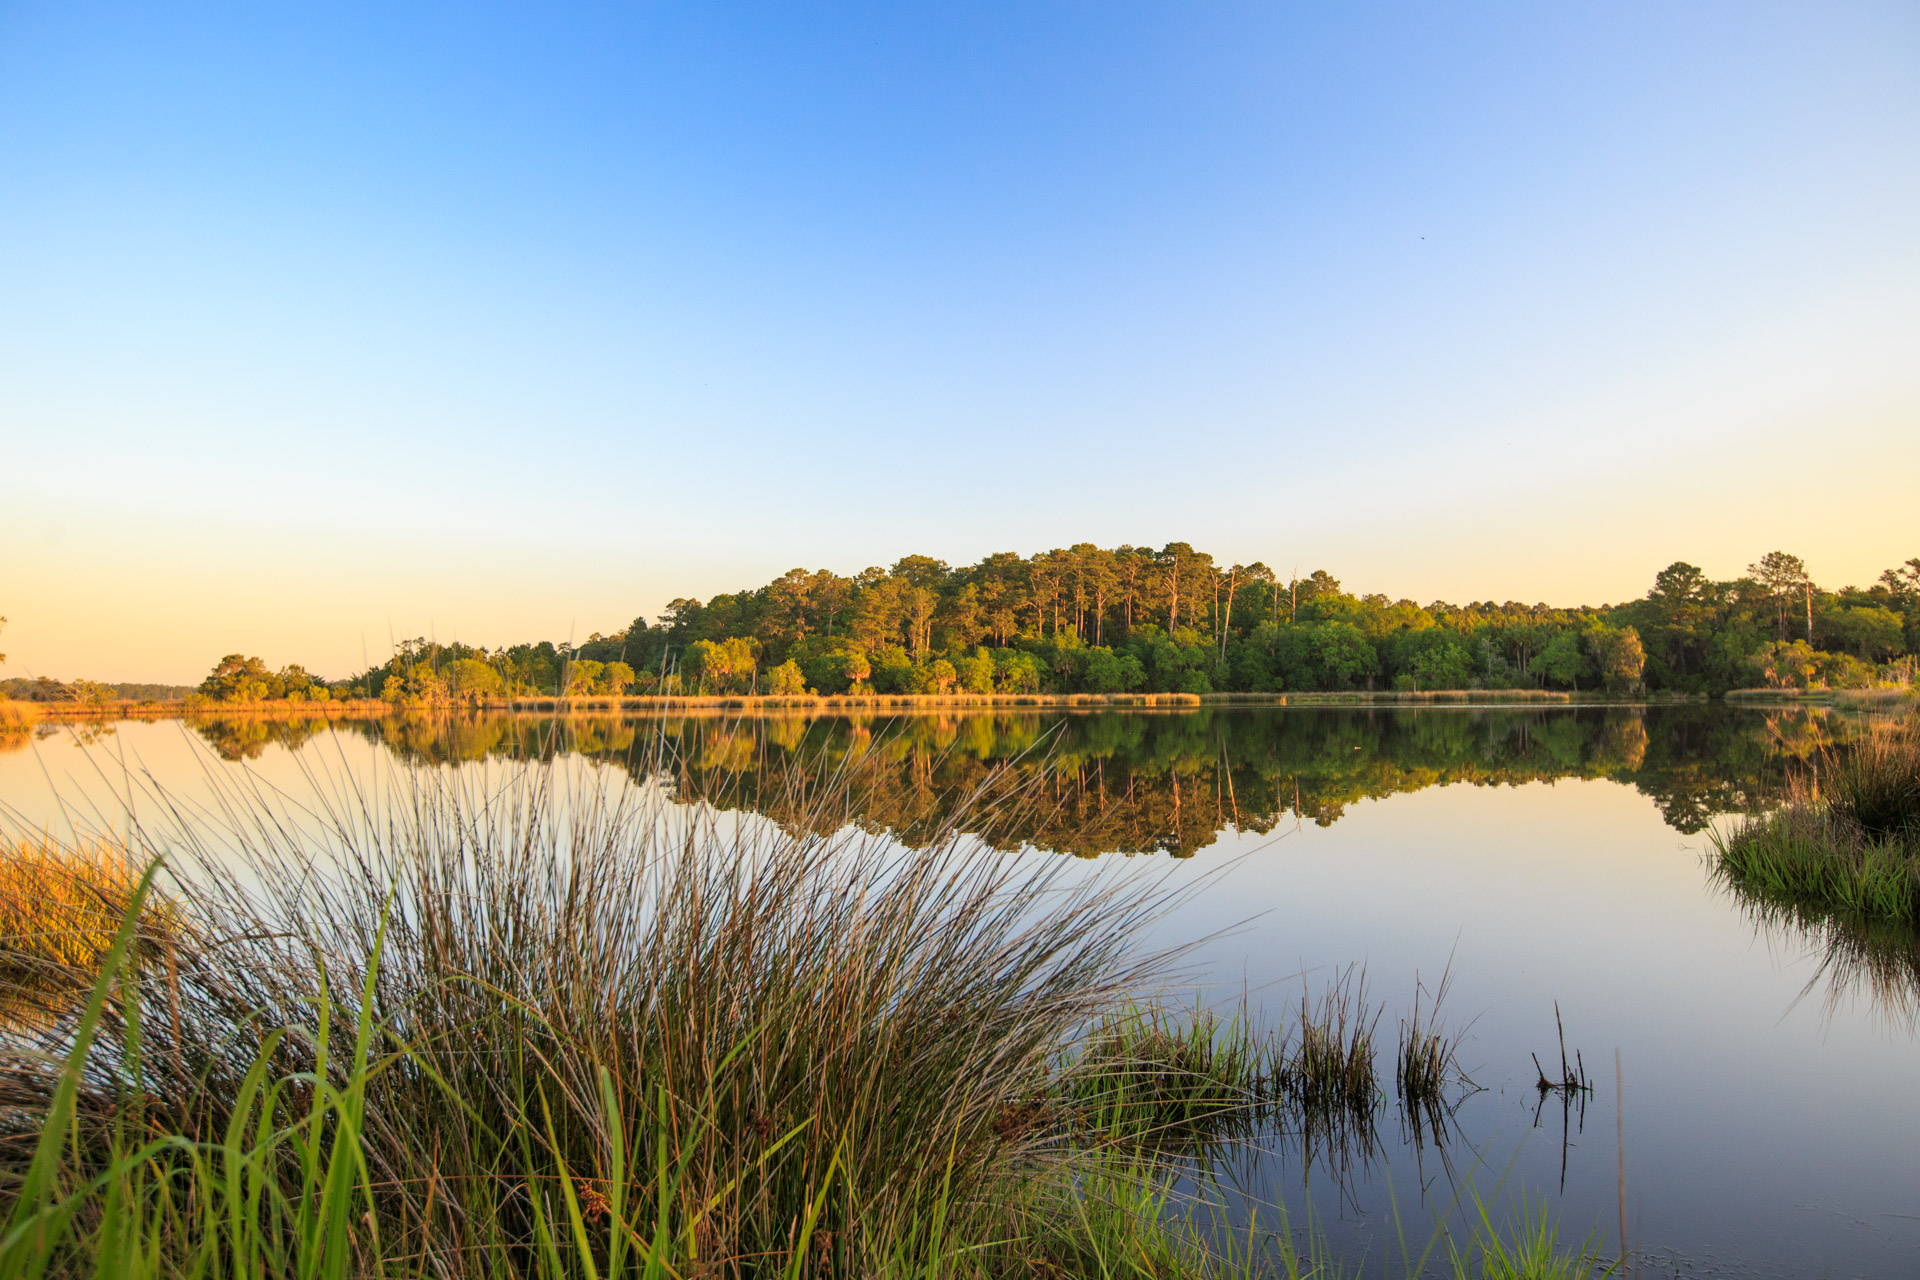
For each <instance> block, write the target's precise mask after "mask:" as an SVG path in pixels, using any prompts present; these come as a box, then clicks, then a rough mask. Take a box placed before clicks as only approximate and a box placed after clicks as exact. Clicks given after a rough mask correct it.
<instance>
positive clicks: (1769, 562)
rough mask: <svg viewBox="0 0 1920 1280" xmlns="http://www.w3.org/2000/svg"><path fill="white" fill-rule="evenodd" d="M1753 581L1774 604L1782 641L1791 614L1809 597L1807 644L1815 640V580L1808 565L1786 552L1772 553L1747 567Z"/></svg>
mask: <svg viewBox="0 0 1920 1280" xmlns="http://www.w3.org/2000/svg"><path fill="white" fill-rule="evenodd" d="M1747 572H1748V573H1749V574H1751V575H1753V580H1754V581H1755V582H1757V583H1759V584H1760V585H1761V586H1762V587H1763V588H1765V590H1766V592H1767V595H1768V597H1769V598H1770V599H1771V600H1772V601H1773V604H1774V611H1775V615H1776V618H1777V620H1778V623H1779V639H1781V640H1785V639H1786V638H1787V612H1788V610H1789V609H1791V608H1792V607H1793V605H1794V604H1795V603H1797V602H1798V601H1799V600H1800V599H1801V597H1802V596H1805V597H1806V599H1807V601H1808V603H1807V641H1808V643H1809V644H1811V643H1812V641H1813V604H1812V598H1813V579H1812V578H1811V577H1809V576H1808V575H1807V563H1806V561H1804V560H1802V559H1801V558H1800V557H1799V556H1790V555H1788V554H1787V553H1786V552H1784V551H1769V552H1767V554H1766V555H1764V556H1761V557H1760V560H1759V562H1758V563H1757V564H1750V565H1748V566H1747Z"/></svg>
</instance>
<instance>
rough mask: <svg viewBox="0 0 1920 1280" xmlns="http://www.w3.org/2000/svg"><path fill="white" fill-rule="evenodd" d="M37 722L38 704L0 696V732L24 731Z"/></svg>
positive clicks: (38, 714)
mask: <svg viewBox="0 0 1920 1280" xmlns="http://www.w3.org/2000/svg"><path fill="white" fill-rule="evenodd" d="M39 722H40V706H39V704H37V703H33V702H16V701H14V700H13V699H12V698H0V734H9V733H25V732H26V731H27V730H29V729H31V728H33V726H34V725H36V724H38V723H39Z"/></svg>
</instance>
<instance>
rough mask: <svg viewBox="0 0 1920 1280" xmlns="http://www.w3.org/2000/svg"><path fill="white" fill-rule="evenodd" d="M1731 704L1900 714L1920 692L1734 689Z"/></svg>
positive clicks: (1730, 692) (1895, 689)
mask: <svg viewBox="0 0 1920 1280" xmlns="http://www.w3.org/2000/svg"><path fill="white" fill-rule="evenodd" d="M1726 696H1727V701H1729V702H1745V703H1762V704H1764V703H1814V704H1816V705H1827V706H1836V707H1861V708H1868V709H1872V710H1878V711H1888V712H1891V711H1897V710H1899V709H1901V708H1903V707H1907V706H1911V705H1912V704H1913V703H1915V702H1916V701H1917V700H1920V690H1917V689H1912V688H1905V689H1900V688H1891V689H1730V690H1728V692H1727V695H1726Z"/></svg>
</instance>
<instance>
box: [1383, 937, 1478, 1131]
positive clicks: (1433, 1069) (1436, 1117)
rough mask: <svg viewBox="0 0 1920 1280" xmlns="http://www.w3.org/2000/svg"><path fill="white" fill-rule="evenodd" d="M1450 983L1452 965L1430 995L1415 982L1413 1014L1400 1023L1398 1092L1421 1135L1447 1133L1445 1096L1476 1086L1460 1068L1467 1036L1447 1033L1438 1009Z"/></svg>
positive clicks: (1397, 1069)
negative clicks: (1458, 1088)
mask: <svg viewBox="0 0 1920 1280" xmlns="http://www.w3.org/2000/svg"><path fill="white" fill-rule="evenodd" d="M1452 982H1453V967H1452V965H1448V967H1447V968H1446V970H1445V971H1443V972H1442V973H1441V975H1440V982H1439V984H1438V985H1437V986H1435V987H1434V989H1433V991H1432V993H1431V994H1429V993H1428V992H1427V989H1426V987H1425V986H1424V985H1422V984H1421V983H1419V982H1418V981H1416V982H1415V983H1414V993H1413V1009H1412V1012H1411V1013H1410V1014H1409V1015H1408V1016H1407V1017H1406V1018H1404V1019H1402V1020H1401V1023H1400V1044H1399V1052H1398V1053H1397V1054H1396V1055H1395V1062H1396V1065H1395V1069H1394V1079H1393V1083H1394V1091H1395V1092H1396V1093H1398V1094H1399V1095H1400V1105H1401V1108H1402V1110H1403V1111H1404V1112H1405V1113H1406V1115H1407V1116H1408V1118H1409V1119H1410V1120H1414V1119H1415V1118H1417V1119H1418V1121H1419V1122H1424V1123H1419V1124H1418V1130H1419V1131H1423V1132H1440V1131H1443V1129H1444V1123H1443V1122H1444V1120H1445V1119H1446V1115H1447V1090H1448V1089H1449V1088H1451V1087H1453V1086H1454V1085H1457V1084H1469V1085H1470V1084H1471V1083H1472V1081H1471V1080H1469V1079H1468V1078H1467V1073H1466V1071H1465V1070H1464V1069H1463V1068H1462V1067H1461V1065H1460V1045H1461V1042H1462V1040H1464V1039H1465V1037H1466V1032H1465V1031H1464V1030H1460V1031H1447V1030H1444V1029H1443V1028H1442V1025H1441V1020H1440V1009H1441V1006H1442V1005H1443V1004H1445V1003H1446V998H1447V989H1448V987H1449V986H1451V985H1452ZM1423 1001H1424V1004H1423Z"/></svg>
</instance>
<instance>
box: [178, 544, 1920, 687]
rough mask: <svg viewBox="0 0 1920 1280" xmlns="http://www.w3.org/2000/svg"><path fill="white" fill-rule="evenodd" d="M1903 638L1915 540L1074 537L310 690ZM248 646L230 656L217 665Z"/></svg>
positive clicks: (1542, 678)
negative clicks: (1549, 559) (1856, 569)
mask: <svg viewBox="0 0 1920 1280" xmlns="http://www.w3.org/2000/svg"><path fill="white" fill-rule="evenodd" d="M1917 641H1920V557H1917V558H1915V559H1911V560H1908V561H1907V562H1906V563H1904V564H1902V565H1900V566H1898V567H1896V568H1893V569H1889V570H1887V571H1886V572H1885V573H1883V574H1882V575H1881V576H1880V580H1879V581H1878V582H1876V583H1875V584H1873V585H1872V586H1870V587H1864V588H1862V587H1853V586H1848V587H1842V588H1840V589H1838V590H1827V589H1825V588H1822V587H1820V586H1818V585H1817V584H1816V583H1815V582H1814V581H1813V579H1812V577H1811V575H1810V574H1809V573H1808V572H1807V570H1806V566H1805V565H1804V563H1803V562H1802V561H1801V560H1799V559H1798V558H1797V557H1794V556H1791V555H1788V554H1786V553H1784V552H1773V553H1771V554H1769V555H1767V556H1765V557H1763V558H1762V559H1761V560H1760V561H1758V562H1757V563H1755V564H1754V565H1752V566H1751V567H1750V569H1749V572H1748V573H1747V574H1746V575H1743V576H1741V577H1738V578H1735V579H1732V580H1730V581H1717V580H1714V579H1711V578H1709V577H1707V575H1706V574H1705V573H1703V572H1702V571H1701V570H1700V569H1698V568H1697V567H1695V566H1693V565H1690V564H1686V563H1684V562H1681V563H1676V564H1673V565H1670V566H1668V567H1667V568H1666V569H1664V570H1662V571H1660V573H1658V574H1657V575H1655V578H1654V581H1653V585H1652V588H1651V590H1649V591H1648V593H1647V595H1646V596H1645V597H1644V598H1643V599H1640V600H1635V601H1632V602H1629V603H1626V604H1621V605H1602V606H1580V607H1575V608H1554V607H1552V606H1549V605H1545V604H1521V603H1518V602H1515V601H1508V602H1506V603H1503V604H1498V603H1495V602H1493V601H1491V600H1489V601H1482V602H1469V603H1467V604H1463V605H1456V604H1449V603H1446V602H1444V601H1435V602H1433V603H1430V604H1425V605H1422V604H1418V603H1416V602H1414V601H1412V600H1405V599H1402V600H1392V599H1389V598H1388V597H1386V596H1384V595H1379V594H1369V595H1359V594H1355V593H1353V592H1350V591H1348V590H1346V589H1345V588H1344V587H1343V586H1342V584H1341V583H1340V582H1339V581H1338V580H1337V579H1335V578H1333V577H1332V576H1331V575H1329V574H1327V573H1326V572H1325V571H1316V572H1314V573H1312V574H1310V575H1308V576H1307V577H1304V578H1293V577H1287V578H1282V577H1281V576H1280V575H1278V574H1276V573H1275V572H1273V571H1272V570H1271V569H1269V568H1268V567H1267V566H1265V565H1263V564H1260V563H1258V562H1256V563H1253V564H1238V563H1234V564H1228V565H1222V564H1220V563H1218V562H1216V561H1215V560H1214V558H1213V557H1212V556H1210V555H1208V554H1207V553H1205V552H1202V551H1196V550H1194V549H1193V548H1192V547H1191V546H1189V545H1188V544H1186V543H1183V542H1176V543H1171V544H1169V545H1167V546H1165V547H1163V548H1161V549H1159V550H1157V551H1155V550H1150V549H1148V548H1143V547H1131V546H1122V547H1118V548H1114V549H1112V550H1108V549H1105V548H1101V547H1096V546H1094V545H1092V544H1090V543H1082V544H1080V545H1078V546H1075V547H1071V548H1066V549H1061V550H1054V551H1048V552H1045V553H1042V554H1039V555H1034V556H1031V557H1026V558H1022V557H1020V556H1018V555H1016V554H1013V553H1011V552H1006V553H1001V554H997V555H993V556H989V557H987V558H986V559H985V560H983V561H981V562H980V563H978V564H974V565H968V566H964V567H961V568H952V567H949V566H948V565H947V564H946V563H945V562H944V561H940V560H936V559H933V558H931V557H929V556H907V557H905V558H904V559H901V560H899V561H897V562H896V563H895V564H894V565H893V567H892V568H891V569H882V568H878V567H875V568H871V569H867V570H865V571H864V572H862V573H859V574H856V575H854V576H852V577H842V576H840V575H838V574H835V573H832V572H830V571H827V570H824V569H822V570H812V571H810V570H805V569H794V570H791V571H789V572H788V573H786V574H784V575H782V576H781V577H779V578H777V579H775V580H774V581H773V582H770V583H768V584H766V585H765V586H761V587H755V588H751V589H748V590H744V591H739V592H734V593H731V594H723V595H718V596H714V597H712V598H711V599H708V600H706V601H701V600H695V599H678V600H674V601H673V602H672V603H671V604H669V605H668V606H667V610H666V612H665V613H664V614H663V615H662V616H661V617H659V618H657V619H652V620H649V619H647V618H644V617H643V618H636V619H635V620H634V621H633V622H632V623H631V624H630V625H629V626H627V627H626V628H625V629H624V630H621V631H617V632H615V633H613V634H611V635H601V634H598V633H595V634H594V635H592V636H589V637H588V638H587V640H586V641H585V642H584V643H582V644H579V645H571V644H566V643H556V642H553V641H542V642H539V643H535V644H520V645H513V646H508V647H504V648H500V649H485V648H477V647H472V646H468V645H463V644H449V645H442V644H438V643H435V642H432V641H428V640H425V639H419V640H411V641H407V642H404V643H402V644H401V645H400V646H399V648H398V650H397V651H396V653H395V654H394V656H393V657H392V658H391V659H390V660H389V661H387V662H385V663H382V664H381V665H379V666H377V667H374V668H372V669H371V670H368V671H365V672H362V673H360V674H359V675H357V676H355V677H353V678H352V679H351V680H347V681H342V682H338V683H335V684H333V685H330V686H326V687H327V688H328V689H329V696H357V697H379V698H386V699H388V700H390V701H395V702H403V703H423V704H431V703H437V702H446V701H464V700H485V699H488V698H494V697H504V696H511V695H538V696H555V695H589V696H590V695H620V694H630V693H678V694H694V693H759V694H775V695H780V694H801V693H808V692H814V693H822V694H835V693H849V692H853V693H862V692H874V693H884V694H899V693H909V694H911V693H963V692H973V693H990V692H991V693H1122V692H1134V691H1149V692H1186V693H1211V692H1248V693H1258V692H1290V691H1337V690H1361V689H1370V690H1380V689H1394V690H1403V691H1416V690H1433V689H1526V688H1534V689H1557V690H1572V691H1576V692H1578V691H1583V690H1607V691H1612V692H1635V691H1640V690H1644V689H1653V690H1665V691H1678V692H1687V693H1720V692H1725V691H1726V690H1729V689H1735V688H1744V687H1751V686H1755V685H1771V686H1775V687H1782V688H1785V687H1802V688H1804V687H1810V686H1818V685H1826V686H1831V687H1863V686H1868V685H1873V684H1876V683H1907V682H1909V681H1911V679H1912V677H1913V673H1914V668H1915V659H1914V653H1915V649H1916V642H1917ZM246 661H249V660H245V659H240V658H239V657H238V655H234V656H232V657H230V658H228V659H226V660H225V661H224V662H223V665H222V670H224V669H226V668H227V667H228V666H230V664H232V663H235V662H241V663H245V662H246ZM251 661H253V662H255V663H256V664H257V660H251ZM297 671H299V669H298V668H288V669H287V672H297ZM287 672H282V673H268V672H266V670H265V668H264V666H261V667H259V670H258V672H257V673H256V674H253V675H249V676H247V677H246V678H245V679H244V680H239V681H236V679H235V678H234V677H232V675H231V673H229V674H228V675H226V676H223V675H222V674H221V670H216V672H215V678H213V679H210V681H209V684H208V685H207V686H206V687H205V688H204V691H205V692H206V693H207V695H208V696H209V697H215V698H223V697H229V696H233V695H231V694H229V693H228V692H226V691H227V690H230V689H232V688H235V687H237V686H238V685H239V684H246V685H247V686H248V687H252V688H259V687H267V688H271V685H272V681H273V680H274V679H280V680H281V682H282V683H283V684H285V685H286V686H287V687H288V688H289V689H291V688H293V687H295V686H294V685H293V684H291V683H288V681H287V678H286V675H287ZM300 675H302V676H304V675H305V673H304V672H300ZM308 678H309V679H310V677H308ZM319 683H320V682H315V684H319ZM305 687H306V688H307V689H309V690H311V689H313V688H314V687H315V686H314V685H312V684H310V685H308V686H305ZM265 696H273V695H271V694H268V695H265ZM306 696H309V697H311V696H314V695H313V694H312V693H308V694H307V695H306Z"/></svg>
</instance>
